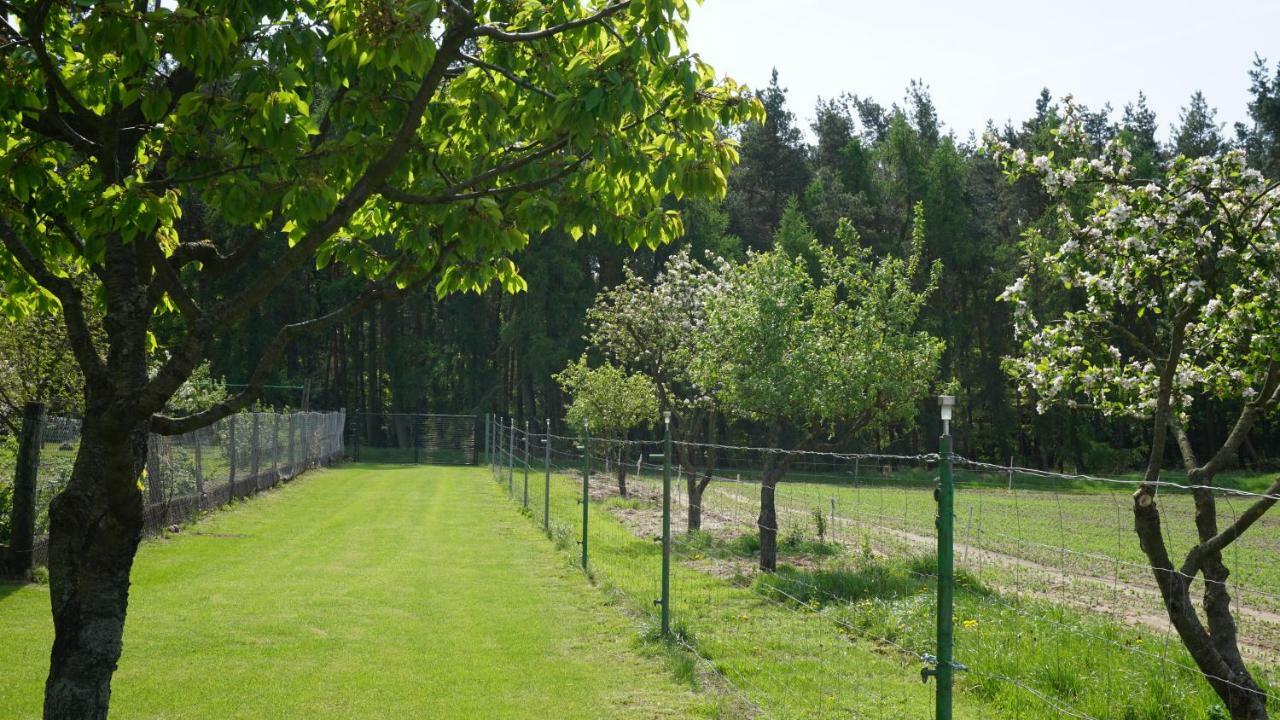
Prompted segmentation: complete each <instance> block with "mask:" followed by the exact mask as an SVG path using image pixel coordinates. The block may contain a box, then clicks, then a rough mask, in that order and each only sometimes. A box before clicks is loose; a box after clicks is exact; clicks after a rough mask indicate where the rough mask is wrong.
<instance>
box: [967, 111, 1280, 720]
mask: <svg viewBox="0 0 1280 720" xmlns="http://www.w3.org/2000/svg"><path fill="white" fill-rule="evenodd" d="M1056 138H1057V142H1056V148H1055V152H1054V153H1053V154H1052V155H1050V154H1045V155H1039V156H1034V157H1032V156H1029V155H1028V154H1026V153H1024V152H1018V151H1012V150H1010V148H1009V147H1008V146H1007V145H1004V144H1003V143H1000V142H999V141H993V142H991V147H992V148H993V150H994V151H995V153H996V155H997V156H998V157H999V158H1000V159H1001V160H1002V161H1003V162H1004V164H1005V168H1006V171H1007V173H1008V175H1009V176H1010V177H1011V178H1017V177H1023V176H1030V177H1032V178H1035V179H1037V180H1038V181H1039V182H1040V183H1041V185H1042V186H1043V187H1044V189H1045V190H1046V191H1047V193H1048V194H1049V196H1050V197H1051V198H1053V199H1054V201H1055V208H1054V209H1055V210H1056V217H1057V226H1056V230H1057V231H1058V233H1059V234H1060V236H1061V237H1062V238H1063V240H1062V241H1061V242H1060V243H1050V244H1049V247H1048V249H1047V250H1046V251H1043V252H1040V253H1037V254H1033V256H1032V257H1031V263H1030V266H1029V267H1028V268H1027V272H1026V274H1025V275H1024V276H1023V277H1022V278H1021V279H1019V280H1018V281H1016V282H1015V283H1014V284H1013V285H1012V286H1011V287H1009V289H1008V290H1007V291H1006V292H1005V294H1004V296H1003V297H1004V298H1005V299H1006V300H1008V301H1010V302H1011V303H1013V304H1014V308H1015V323H1016V332H1017V334H1018V336H1019V338H1020V339H1021V340H1022V352H1021V354H1019V355H1018V356H1017V357H1014V358H1012V359H1011V360H1010V361H1009V366H1010V370H1011V373H1012V374H1013V375H1014V377H1015V378H1016V379H1017V381H1018V382H1019V383H1020V384H1021V385H1022V386H1023V387H1024V388H1025V389H1026V390H1027V391H1029V392H1033V393H1035V395H1036V396H1037V397H1038V398H1039V402H1040V405H1041V407H1042V408H1047V407H1049V406H1052V405H1067V406H1070V407H1088V408H1092V409H1095V410H1100V411H1102V412H1104V413H1108V414H1112V415H1118V416H1125V417H1131V418H1137V419H1140V420H1143V421H1147V422H1150V423H1151V427H1152V435H1151V443H1150V455H1149V460H1148V462H1147V466H1146V471H1145V474H1144V476H1143V481H1142V484H1141V485H1140V486H1139V488H1138V490H1137V492H1135V493H1134V496H1133V500H1134V503H1133V515H1134V525H1135V529H1136V531H1137V535H1138V541H1139V544H1140V545H1141V548H1142V550H1143V552H1144V553H1145V554H1146V556H1147V559H1148V561H1149V562H1150V563H1151V567H1152V570H1153V572H1154V575H1155V580H1156V583H1157V584H1158V585H1159V588H1160V593H1161V595H1162V596H1163V598H1164V603H1165V607H1166V609H1167V611H1168V614H1169V618H1170V620H1171V621H1172V624H1173V626H1174V628H1176V630H1177V632H1178V635H1179V637H1181V639H1182V642H1183V644H1184V645H1185V646H1186V647H1187V650H1188V651H1189V652H1190V654H1191V656H1192V658H1193V659H1194V660H1195V662H1196V665H1197V666H1198V667H1199V668H1200V670H1201V671H1202V672H1203V673H1204V676H1205V678H1206V679H1207V680H1208V682H1209V684H1210V685H1212V687H1213V689H1214V690H1215V691H1216V692H1217V693H1218V695H1219V696H1220V697H1221V698H1222V700H1223V702H1224V704H1225V705H1226V707H1227V709H1228V711H1229V712H1230V713H1231V717H1232V718H1235V719H1236V720H1259V719H1260V718H1265V717H1266V716H1267V710H1266V696H1265V695H1264V694H1263V692H1262V691H1261V690H1260V689H1259V686H1258V684H1257V682H1256V681H1255V680H1254V678H1253V677H1252V676H1251V675H1250V673H1249V671H1248V669H1247V668H1246V666H1245V662H1244V659H1243V657H1242V656H1241V654H1240V649H1239V645H1238V643H1237V640H1236V621H1235V618H1234V617H1233V615H1232V611H1231V597H1230V595H1229V593H1228V586H1227V577H1228V568H1227V565H1226V562H1225V560H1224V558H1223V551H1224V550H1225V549H1226V548H1227V547H1228V546H1230V545H1231V543H1233V542H1235V541H1236V540H1237V539H1238V538H1240V536H1241V535H1243V534H1244V533H1245V532H1246V531H1248V529H1249V528H1250V527H1251V526H1252V525H1253V524H1254V523H1256V522H1257V521H1258V519H1259V518H1260V517H1262V516H1263V514H1264V513H1266V512H1267V511H1268V510H1269V509H1270V508H1271V507H1272V506H1273V505H1274V504H1275V502H1276V498H1277V496H1280V480H1277V481H1276V482H1274V483H1272V485H1271V487H1270V488H1268V490H1267V491H1266V492H1265V494H1264V495H1262V496H1261V497H1258V498H1256V499H1255V501H1254V502H1253V504H1252V505H1251V506H1250V507H1249V508H1248V509H1246V510H1245V511H1243V512H1241V513H1240V514H1239V515H1234V516H1233V517H1232V519H1231V520H1230V522H1229V524H1227V525H1226V526H1225V527H1223V526H1222V525H1221V524H1220V523H1219V517H1218V509H1217V503H1216V499H1215V492H1214V490H1213V485H1214V480H1215V477H1216V476H1217V475H1218V473H1220V472H1221V471H1222V470H1224V469H1225V468H1227V467H1228V466H1229V465H1230V464H1231V463H1232V462H1233V461H1234V457H1235V454H1236V451H1237V450H1238V449H1239V448H1240V447H1241V445H1242V443H1243V442H1244V441H1245V439H1246V438H1247V437H1248V435H1249V433H1250V430H1251V429H1252V428H1254V426H1255V425H1256V424H1257V423H1258V422H1259V421H1260V420H1261V419H1262V418H1263V417H1265V416H1266V415H1267V414H1269V413H1273V412H1274V411H1275V410H1276V408H1277V407H1278V406H1280V334H1278V333H1277V331H1276V328H1277V327H1280V275H1278V274H1277V272H1276V268H1277V267H1280V237H1278V236H1277V228H1280V182H1274V181H1273V182H1268V181H1267V180H1266V179H1265V178H1264V177H1263V176H1262V175H1261V174H1260V173H1259V172H1258V171H1256V170H1253V169H1249V168H1247V166H1246V161H1245V156H1244V154H1243V153H1241V152H1239V151H1233V152H1229V153H1227V154H1225V155H1223V156H1221V157H1217V158H1197V159H1188V158H1185V157H1179V158H1177V159H1176V160H1175V161H1174V162H1173V163H1172V165H1171V167H1170V170H1169V173H1168V176H1167V178H1166V179H1164V180H1162V181H1159V182H1153V181H1150V180H1145V179H1143V180H1135V178H1136V177H1137V175H1136V172H1137V170H1136V168H1135V166H1134V164H1133V162H1132V160H1131V154H1130V151H1129V150H1128V149H1127V148H1126V147H1125V146H1124V145H1122V144H1121V143H1120V142H1113V143H1109V144H1108V145H1107V146H1106V148H1105V150H1104V152H1103V154H1102V155H1101V156H1100V157H1096V158H1094V159H1092V160H1089V159H1085V158H1083V157H1079V155H1080V153H1081V151H1082V148H1084V147H1086V138H1085V136H1084V133H1083V132H1082V130H1081V123H1080V118H1079V114H1078V112H1076V111H1075V108H1074V106H1072V105H1071V104H1070V103H1069V102H1068V103H1067V112H1066V115H1065V118H1064V121H1063V124H1062V125H1061V126H1060V128H1059V129H1058V131H1057V134H1056ZM1073 157H1074V158H1076V159H1072V160H1061V159H1055V158H1073ZM1081 187H1083V188H1085V189H1086V190H1088V191H1089V193H1088V197H1087V207H1085V208H1083V209H1081V208H1079V206H1078V203H1073V202H1072V201H1070V200H1068V197H1067V196H1068V194H1069V191H1070V190H1071V188H1077V189H1079V188H1081ZM1030 245H1032V246H1039V247H1044V244H1043V243H1041V242H1032V243H1030ZM1036 276H1045V277H1048V278H1056V279H1058V280H1059V281H1060V282H1061V283H1062V284H1063V285H1065V286H1066V287H1068V288H1071V290H1072V292H1073V295H1074V297H1075V299H1076V301H1077V302H1076V303H1075V304H1074V305H1073V306H1071V307H1069V308H1067V309H1066V310H1061V311H1059V312H1056V313H1054V314H1053V315H1052V316H1045V317H1038V316H1037V313H1036V312H1035V311H1034V310H1033V309H1032V305H1031V304H1030V298H1029V297H1028V287H1029V286H1030V285H1032V284H1033V280H1034V278H1035V277H1036ZM1204 399H1218V400H1225V401H1231V402H1234V403H1236V404H1237V407H1239V412H1238V415H1237V416H1236V418H1235V421H1234V424H1233V425H1232V427H1231V428H1230V429H1229V431H1228V432H1226V433H1225V436H1219V437H1216V438H1214V440H1213V444H1212V445H1204V446H1202V447H1195V446H1194V443H1193V442H1192V440H1191V437H1192V436H1191V434H1190V432H1189V430H1190V428H1191V427H1192V426H1193V425H1195V424H1196V423H1197V422H1198V421H1199V420H1201V419H1202V418H1199V417H1197V414H1196V411H1195V408H1196V407H1197V401H1200V400H1204ZM1169 438H1172V439H1173V441H1174V443H1175V445H1176V448H1177V452H1178V454H1179V455H1180V456H1181V459H1182V464H1183V467H1184V471H1185V475H1186V479H1187V484H1189V485H1191V486H1193V487H1194V488H1195V489H1194V490H1193V496H1194V503H1195V524H1196V529H1197V544H1196V545H1195V546H1193V547H1192V548H1191V549H1190V550H1189V551H1187V553H1186V555H1185V557H1183V558H1182V559H1181V562H1180V563H1178V564H1175V560H1174V558H1173V557H1172V556H1171V550H1170V547H1169V545H1168V544H1167V543H1166V541H1165V538H1164V536H1163V535H1162V534H1161V522H1162V515H1161V506H1160V503H1159V502H1158V501H1157V496H1156V490H1157V487H1158V482H1159V481H1160V479H1161V473H1162V461H1163V459H1164V458H1165V455H1166V453H1165V450H1166V443H1167V441H1168V439H1169ZM1197 577H1203V580H1204V590H1203V597H1202V602H1201V606H1202V607H1201V609H1202V611H1203V619H1202V618H1201V616H1200V614H1199V613H1198V612H1197V608H1196V606H1195V604H1194V603H1193V602H1192V597H1191V593H1192V583H1193V581H1194V580H1195V579H1196V578H1197Z"/></svg>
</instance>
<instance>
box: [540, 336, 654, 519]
mask: <svg viewBox="0 0 1280 720" xmlns="http://www.w3.org/2000/svg"><path fill="white" fill-rule="evenodd" d="M555 379H556V382H558V383H560V387H561V388H563V389H564V392H565V393H566V394H567V395H569V397H571V398H573V400H572V402H571V403H570V404H569V409H568V411H567V413H566V418H565V419H566V420H567V421H568V423H569V426H570V427H575V428H580V427H582V426H583V424H584V423H585V424H586V426H587V427H589V428H590V429H591V434H592V435H593V436H595V437H598V438H601V439H603V440H605V441H606V443H610V442H611V441H616V442H617V452H616V454H615V455H614V457H613V459H614V460H615V461H617V473H618V494H619V495H621V496H622V497H624V498H625V497H627V457H626V450H627V443H626V439H627V433H628V432H630V431H631V430H632V429H633V428H636V427H638V426H640V425H644V424H647V423H651V422H654V421H656V420H657V419H658V396H657V389H656V388H655V387H654V385H653V381H652V380H650V379H649V378H647V377H645V376H644V375H641V374H639V373H628V372H626V371H625V370H623V369H622V368H620V367H618V366H616V365H610V364H609V363H605V364H604V365H601V366H600V367H597V368H592V367H587V358H586V357H585V356H584V357H581V358H579V359H578V362H576V363H572V364H570V365H569V366H568V367H566V368H565V369H564V370H561V371H560V373H559V374H557V375H556V376H555ZM605 452H606V453H608V452H609V451H608V446H607V445H606V450H605Z"/></svg>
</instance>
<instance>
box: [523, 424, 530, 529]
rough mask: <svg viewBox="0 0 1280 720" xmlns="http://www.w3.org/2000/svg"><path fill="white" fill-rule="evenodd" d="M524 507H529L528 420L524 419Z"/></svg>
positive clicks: (526, 508)
mask: <svg viewBox="0 0 1280 720" xmlns="http://www.w3.org/2000/svg"><path fill="white" fill-rule="evenodd" d="M524 509H525V510H528V509H529V421H528V420H525V421H524Z"/></svg>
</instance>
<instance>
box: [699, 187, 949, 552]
mask: <svg viewBox="0 0 1280 720" xmlns="http://www.w3.org/2000/svg"><path fill="white" fill-rule="evenodd" d="M921 212H922V211H921V210H920V209H919V208H918V207H917V210H916V218H917V229H916V232H915V233H914V243H913V247H912V248H911V251H910V253H909V255H908V257H906V258H899V257H892V256H889V257H884V258H880V259H875V258H873V257H872V256H871V253H870V251H869V250H867V249H866V248H863V247H861V246H860V245H859V244H858V239H857V234H856V233H855V232H854V230H853V228H852V226H850V225H849V224H848V223H844V224H843V225H842V226H841V228H840V229H839V231H838V237H839V239H840V240H841V241H842V243H843V247H842V248H841V252H837V251H835V250H833V249H832V248H829V247H824V246H819V245H816V244H815V245H814V246H813V247H812V248H811V250H810V253H807V254H808V255H810V257H812V258H813V260H812V261H807V260H806V259H805V258H804V257H798V256H793V255H791V254H789V253H788V252H787V250H786V248H784V247H782V246H780V247H778V248H775V249H773V250H770V251H769V252H765V253H758V254H753V255H751V256H750V258H749V259H748V260H747V261H746V262H745V263H743V264H742V265H739V266H736V267H734V268H733V269H732V270H730V271H729V273H728V275H727V277H726V279H725V283H724V287H723V289H722V290H720V291H719V292H716V293H714V294H712V295H711V296H710V297H709V298H708V300H707V327H706V330H705V332H703V333H700V334H699V336H698V340H697V349H698V354H697V358H696V360H695V362H694V378H695V379H696V382H697V383H698V384H699V385H701V386H702V387H708V388H715V394H716V397H717V398H718V400H719V401H720V402H721V403H722V404H723V405H724V406H725V407H726V408H727V409H728V410H729V411H731V412H733V413H734V414H735V415H738V416H740V417H743V418H746V419H749V420H754V421H758V422H759V423H761V424H762V425H763V426H764V428H765V438H766V442H767V443H768V445H769V447H774V448H786V449H788V450H793V451H805V450H817V449H822V448H823V447H827V446H832V445H838V444H840V443H843V442H846V441H847V440H848V439H850V438H852V437H853V436H854V435H856V434H858V433H860V432H865V431H870V430H875V429H877V428H882V427H884V426H886V425H887V424H889V423H892V422H895V421H900V420H903V419H906V418H909V417H911V416H912V415H913V414H914V412H915V407H916V403H917V402H918V401H919V400H920V399H921V397H923V395H924V394H925V392H927V390H928V389H929V385H930V384H931V383H932V382H933V380H934V376H935V373H936V372H937V366H938V359H939V357H940V356H941V354H942V343H941V341H939V340H937V339H936V338H934V337H932V336H930V335H929V334H927V333H925V332H921V331H919V330H918V329H917V322H918V320H919V318H920V313H921V309H922V307H923V306H924V304H925V302H926V300H927V299H928V297H929V295H930V294H931V293H932V292H933V290H934V288H935V287H936V286H937V283H938V276H939V274H940V272H941V266H940V265H936V264H935V265H934V266H933V268H932V270H931V272H930V273H929V277H928V279H927V281H926V282H925V283H923V287H922V288H919V289H917V285H919V284H920V277H919V275H920V267H919V265H920V256H921V252H922V246H923V242H924V234H923V222H922V220H921V219H920V215H921ZM811 268H812V269H811ZM796 457H797V455H796V454H795V453H794V452H783V453H774V452H770V453H766V454H765V455H764V462H765V466H764V474H763V476H762V478H761V482H760V516H759V518H758V520H757V525H758V526H759V529H760V567H761V568H762V569H764V570H770V571H772V570H774V569H776V567H777V547H778V542H777V528H778V515H777V510H776V508H775V506H774V493H775V490H776V488H777V486H778V483H780V482H781V481H782V479H783V477H784V475H785V474H786V472H787V469H788V468H789V467H790V466H791V464H792V463H793V462H794V461H795V459H796Z"/></svg>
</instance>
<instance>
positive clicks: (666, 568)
mask: <svg viewBox="0 0 1280 720" xmlns="http://www.w3.org/2000/svg"><path fill="white" fill-rule="evenodd" d="M662 421H663V425H664V428H663V437H662V447H663V450H662V637H663V638H664V639H665V638H670V637H671V411H670V410H668V411H667V412H665V413H663V414H662Z"/></svg>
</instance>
